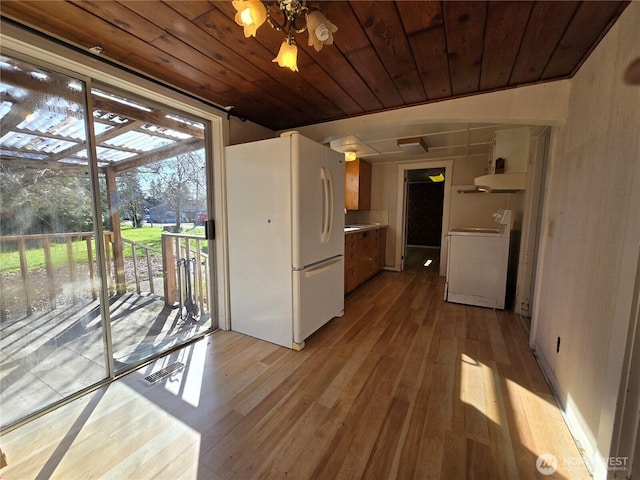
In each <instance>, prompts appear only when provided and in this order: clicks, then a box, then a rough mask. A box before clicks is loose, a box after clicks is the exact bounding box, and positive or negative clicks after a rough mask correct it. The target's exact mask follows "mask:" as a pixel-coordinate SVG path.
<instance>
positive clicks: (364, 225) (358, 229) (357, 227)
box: [344, 223, 388, 233]
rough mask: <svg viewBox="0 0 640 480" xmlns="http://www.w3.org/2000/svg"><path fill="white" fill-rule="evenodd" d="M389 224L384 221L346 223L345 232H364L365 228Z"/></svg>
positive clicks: (370, 228)
mask: <svg viewBox="0 0 640 480" xmlns="http://www.w3.org/2000/svg"><path fill="white" fill-rule="evenodd" d="M387 226H388V225H385V224H383V223H359V224H356V225H345V226H344V233H357V232H363V231H365V230H375V229H376V228H383V227H387Z"/></svg>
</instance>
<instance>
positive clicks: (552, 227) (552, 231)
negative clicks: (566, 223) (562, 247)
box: [547, 220, 556, 237]
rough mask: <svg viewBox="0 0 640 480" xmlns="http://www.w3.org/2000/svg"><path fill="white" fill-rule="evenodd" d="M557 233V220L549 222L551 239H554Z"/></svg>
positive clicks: (548, 230) (548, 232)
mask: <svg viewBox="0 0 640 480" xmlns="http://www.w3.org/2000/svg"><path fill="white" fill-rule="evenodd" d="M555 233H556V221H555V220H550V221H549V228H548V229H547V234H548V235H549V236H550V237H553V235H554V234H555Z"/></svg>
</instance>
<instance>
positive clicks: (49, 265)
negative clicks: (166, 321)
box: [0, 56, 108, 426]
mask: <svg viewBox="0 0 640 480" xmlns="http://www.w3.org/2000/svg"><path fill="white" fill-rule="evenodd" d="M0 62H1V68H2V71H1V75H0V82H1V84H0V85H1V89H2V104H1V107H0V108H1V110H0V115H1V120H0V121H1V127H2V134H1V138H0V148H1V163H0V166H1V169H0V284H1V285H0V403H1V406H2V408H1V410H0V411H1V413H0V415H1V418H0V422H1V424H2V426H5V425H8V424H11V423H13V422H16V421H17V420H19V419H21V418H23V417H25V416H27V415H29V414H31V413H33V412H36V411H38V410H41V409H43V408H45V407H47V406H49V405H52V404H55V403H56V402H58V401H60V400H62V399H64V398H66V397H68V396H69V395H72V394H74V393H76V392H78V391H81V390H82V389H84V388H86V387H88V386H90V385H92V384H95V383H96V382H99V381H101V380H103V379H105V378H106V377H107V375H108V369H107V363H106V355H105V342H104V338H105V337H104V331H103V323H102V317H101V314H100V302H99V298H100V288H101V276H100V274H99V267H98V264H97V262H96V259H97V258H96V238H97V234H98V232H97V230H96V222H95V221H94V194H95V193H96V192H94V191H93V190H92V182H91V180H90V179H91V176H90V168H89V165H88V163H87V162H86V161H84V162H77V161H76V160H75V157H77V156H81V157H84V158H85V159H86V158H88V156H89V153H88V151H87V144H86V139H87V137H88V131H87V111H86V108H85V88H86V87H85V84H84V83H83V82H81V81H79V80H78V79H75V78H72V77H70V76H67V75H63V74H60V73H57V72H54V71H51V70H47V69H44V68H41V67H38V66H35V65H32V64H30V63H28V62H24V61H20V60H17V59H15V58H9V57H6V56H3V57H1V59H0Z"/></svg>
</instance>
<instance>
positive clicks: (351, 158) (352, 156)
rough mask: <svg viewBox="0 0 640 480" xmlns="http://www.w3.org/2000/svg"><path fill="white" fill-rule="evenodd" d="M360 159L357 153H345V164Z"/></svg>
mask: <svg viewBox="0 0 640 480" xmlns="http://www.w3.org/2000/svg"><path fill="white" fill-rule="evenodd" d="M356 158H358V157H357V155H356V152H344V161H345V162H353V161H355V159H356Z"/></svg>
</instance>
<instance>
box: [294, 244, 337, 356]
mask: <svg viewBox="0 0 640 480" xmlns="http://www.w3.org/2000/svg"><path fill="white" fill-rule="evenodd" d="M292 274H293V290H294V295H293V341H294V342H295V343H297V344H302V343H303V342H304V340H305V338H307V337H308V336H309V335H311V334H312V333H313V332H315V331H316V330H318V329H319V328H320V327H321V326H323V325H324V324H325V323H327V322H328V321H329V320H331V319H332V318H333V317H337V316H342V315H343V314H344V258H343V257H342V256H339V257H335V258H331V259H329V260H327V261H325V262H321V263H318V264H316V265H313V266H311V267H309V268H305V269H304V270H294V271H293V272H292Z"/></svg>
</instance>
